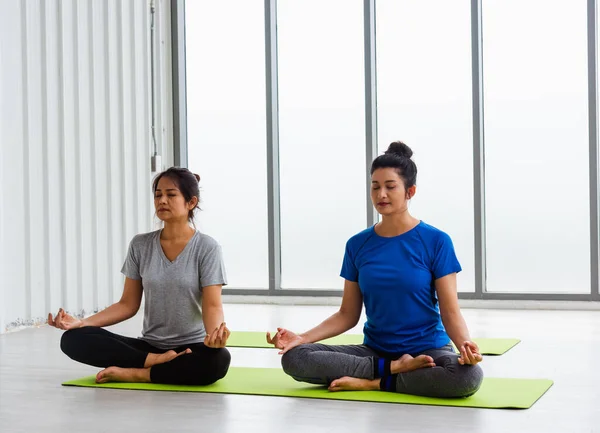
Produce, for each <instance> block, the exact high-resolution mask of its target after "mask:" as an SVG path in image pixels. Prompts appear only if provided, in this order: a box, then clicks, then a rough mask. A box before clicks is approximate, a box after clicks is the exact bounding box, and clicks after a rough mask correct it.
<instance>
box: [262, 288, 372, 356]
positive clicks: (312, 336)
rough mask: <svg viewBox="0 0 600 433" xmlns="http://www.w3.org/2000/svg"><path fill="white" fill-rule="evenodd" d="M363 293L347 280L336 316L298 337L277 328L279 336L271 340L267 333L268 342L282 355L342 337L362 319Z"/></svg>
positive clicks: (276, 335) (269, 334)
mask: <svg viewBox="0 0 600 433" xmlns="http://www.w3.org/2000/svg"><path fill="white" fill-rule="evenodd" d="M362 303H363V298H362V293H360V288H359V286H358V283H356V282H354V281H349V280H345V282H344V295H343V298H342V305H341V306H340V309H339V311H338V312H336V313H335V314H333V315H331V317H329V318H328V319H326V320H325V321H323V322H321V324H319V325H317V326H315V327H314V328H312V329H311V330H310V331H307V332H304V333H303V334H300V335H296V334H295V333H293V332H291V331H288V330H287V329H283V328H277V334H275V336H274V337H273V338H271V333H270V332H267V342H268V343H269V344H273V345H274V346H275V347H277V348H279V349H282V350H281V352H279V353H280V354H284V353H286V352H287V351H288V350H290V349H292V348H294V347H296V346H298V345H299V344H305V343H314V342H316V341H321V340H324V339H326V338H330V337H334V336H336V335H340V334H342V333H344V332H346V331H347V330H349V329H350V328H352V327H354V326H356V324H357V323H358V321H359V319H360V313H361V311H362Z"/></svg>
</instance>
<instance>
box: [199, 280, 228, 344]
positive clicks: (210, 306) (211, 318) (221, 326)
mask: <svg viewBox="0 0 600 433" xmlns="http://www.w3.org/2000/svg"><path fill="white" fill-rule="evenodd" d="M222 287H223V286H222V285H221V284H215V285H211V286H206V287H203V288H202V318H203V321H204V328H205V329H206V337H205V338H204V345H205V346H207V347H211V348H213V349H219V348H222V347H225V346H226V345H227V339H228V338H229V335H230V334H231V333H230V332H229V329H227V326H225V317H224V315H223V304H222V302H221V288H222Z"/></svg>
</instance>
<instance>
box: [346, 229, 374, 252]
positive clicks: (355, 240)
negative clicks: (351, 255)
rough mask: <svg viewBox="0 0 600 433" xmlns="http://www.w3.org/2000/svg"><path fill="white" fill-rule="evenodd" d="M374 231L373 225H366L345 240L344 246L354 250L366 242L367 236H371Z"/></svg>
mask: <svg viewBox="0 0 600 433" xmlns="http://www.w3.org/2000/svg"><path fill="white" fill-rule="evenodd" d="M374 233H375V229H374V226H371V227H368V228H366V229H364V230H362V231H360V232H358V233H356V234H355V235H354V236H352V237H351V238H350V239H348V241H347V242H346V248H347V249H348V250H350V251H356V250H357V249H358V248H360V247H361V246H362V245H364V244H365V242H367V241H368V240H369V238H371V237H372V236H373V234H374Z"/></svg>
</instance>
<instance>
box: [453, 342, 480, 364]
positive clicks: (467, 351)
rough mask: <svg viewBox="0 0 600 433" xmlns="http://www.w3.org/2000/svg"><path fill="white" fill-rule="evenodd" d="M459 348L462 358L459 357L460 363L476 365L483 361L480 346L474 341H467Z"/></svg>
mask: <svg viewBox="0 0 600 433" xmlns="http://www.w3.org/2000/svg"><path fill="white" fill-rule="evenodd" d="M458 350H459V352H460V358H458V363H459V364H460V365H476V364H478V363H480V362H481V361H483V356H481V353H479V346H478V345H477V343H475V342H473V341H465V342H464V343H463V344H462V346H460V347H459V348H458Z"/></svg>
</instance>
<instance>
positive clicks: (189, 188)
mask: <svg viewBox="0 0 600 433" xmlns="http://www.w3.org/2000/svg"><path fill="white" fill-rule="evenodd" d="M199 180H200V177H199V176H198V175H194V174H192V173H191V172H190V171H188V170H187V169H185V168H175V167H172V168H170V169H168V170H166V171H164V172H162V173H160V174H159V175H158V176H157V177H156V179H155V180H154V183H153V191H154V207H155V208H156V215H157V216H158V218H159V219H160V220H162V221H163V222H164V228H163V229H161V230H157V231H155V232H151V233H145V234H140V235H137V236H135V237H134V238H133V239H132V241H131V243H130V245H129V251H128V253H127V257H126V259H125V263H124V264H123V269H122V270H121V272H122V273H123V274H124V275H125V289H124V291H123V295H122V297H121V300H120V301H119V302H117V303H115V304H113V305H111V306H110V307H108V308H106V309H105V310H103V311H101V312H99V313H97V314H94V315H93V316H91V317H88V318H85V319H77V318H74V317H72V316H70V315H68V314H67V313H65V311H64V310H63V309H62V308H61V309H60V310H59V311H58V314H57V315H56V316H55V317H54V318H53V317H52V314H49V315H48V324H50V325H51V326H55V327H56V328H59V329H64V330H66V331H67V332H65V333H64V334H63V336H62V339H61V342H60V347H61V349H62V351H63V352H64V353H65V354H67V355H68V356H69V357H70V358H72V359H74V360H76V361H79V362H82V363H85V364H89V365H94V366H96V367H102V368H104V370H102V371H100V372H99V373H98V374H97V376H96V381H97V382H98V383H105V382H111V381H119V382H153V383H171V384H185V385H208V384H211V383H214V382H216V381H217V380H219V379H221V378H223V377H225V374H226V373H227V370H228V369H229V363H230V360H231V356H230V354H229V352H228V351H227V349H226V348H225V345H226V343H227V338H228V337H229V330H228V329H227V327H226V325H225V322H224V317H223V306H222V303H221V288H222V287H223V286H224V285H225V284H227V281H226V275H225V268H224V266H223V259H222V256H221V248H220V246H219V244H218V243H217V242H216V241H215V240H214V239H212V238H211V237H209V236H207V235H205V234H202V233H200V232H198V231H197V230H196V229H195V228H192V227H191V226H190V224H189V223H190V222H191V221H192V220H193V216H194V210H195V209H196V208H197V207H198V197H199V195H200V193H199V189H198V181H199ZM142 295H144V296H143V298H144V325H143V329H142V336H141V337H140V338H130V337H124V336H121V335H117V334H114V333H112V332H109V331H107V330H106V329H103V327H105V326H110V325H114V324H116V323H119V322H122V321H124V320H127V319H129V318H131V317H133V316H134V315H135V314H136V313H137V312H138V310H139V308H140V305H141V302H142Z"/></svg>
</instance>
